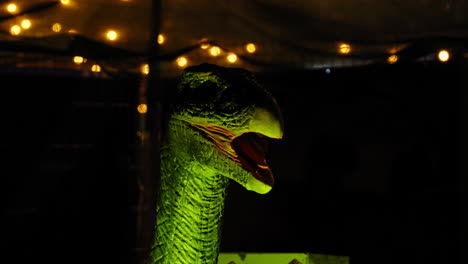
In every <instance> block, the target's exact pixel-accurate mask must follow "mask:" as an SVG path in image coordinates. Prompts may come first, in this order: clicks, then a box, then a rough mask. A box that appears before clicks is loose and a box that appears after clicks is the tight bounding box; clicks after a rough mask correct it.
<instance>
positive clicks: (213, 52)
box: [210, 46, 221, 57]
mask: <svg viewBox="0 0 468 264" xmlns="http://www.w3.org/2000/svg"><path fill="white" fill-rule="evenodd" d="M210 54H211V56H215V57H216V56H218V55H219V54H221V49H220V48H219V47H218V46H213V47H211V48H210Z"/></svg>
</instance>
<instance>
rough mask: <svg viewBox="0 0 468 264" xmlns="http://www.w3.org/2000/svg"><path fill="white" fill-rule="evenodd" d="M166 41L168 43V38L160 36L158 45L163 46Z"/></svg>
mask: <svg viewBox="0 0 468 264" xmlns="http://www.w3.org/2000/svg"><path fill="white" fill-rule="evenodd" d="M164 41H166V37H164V35H163V34H159V35H158V44H159V45H162V44H163V43H164Z"/></svg>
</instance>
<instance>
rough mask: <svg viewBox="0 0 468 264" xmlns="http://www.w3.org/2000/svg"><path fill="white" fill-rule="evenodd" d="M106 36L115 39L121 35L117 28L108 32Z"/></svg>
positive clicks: (111, 39)
mask: <svg viewBox="0 0 468 264" xmlns="http://www.w3.org/2000/svg"><path fill="white" fill-rule="evenodd" d="M106 37H107V39H108V40H110V41H115V40H117V38H118V37H119V34H118V33H117V32H116V31H115V30H109V31H107V33H106Z"/></svg>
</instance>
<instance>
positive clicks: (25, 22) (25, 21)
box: [21, 19, 32, 29]
mask: <svg viewBox="0 0 468 264" xmlns="http://www.w3.org/2000/svg"><path fill="white" fill-rule="evenodd" d="M31 25H32V23H31V20H29V19H23V20H21V27H22V28H23V29H29V28H30V27H31Z"/></svg>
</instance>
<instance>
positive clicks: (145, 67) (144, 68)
mask: <svg viewBox="0 0 468 264" xmlns="http://www.w3.org/2000/svg"><path fill="white" fill-rule="evenodd" d="M140 72H141V73H142V74H144V75H148V74H149V72H150V67H149V65H148V64H147V63H145V64H143V65H141V67H140Z"/></svg>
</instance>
